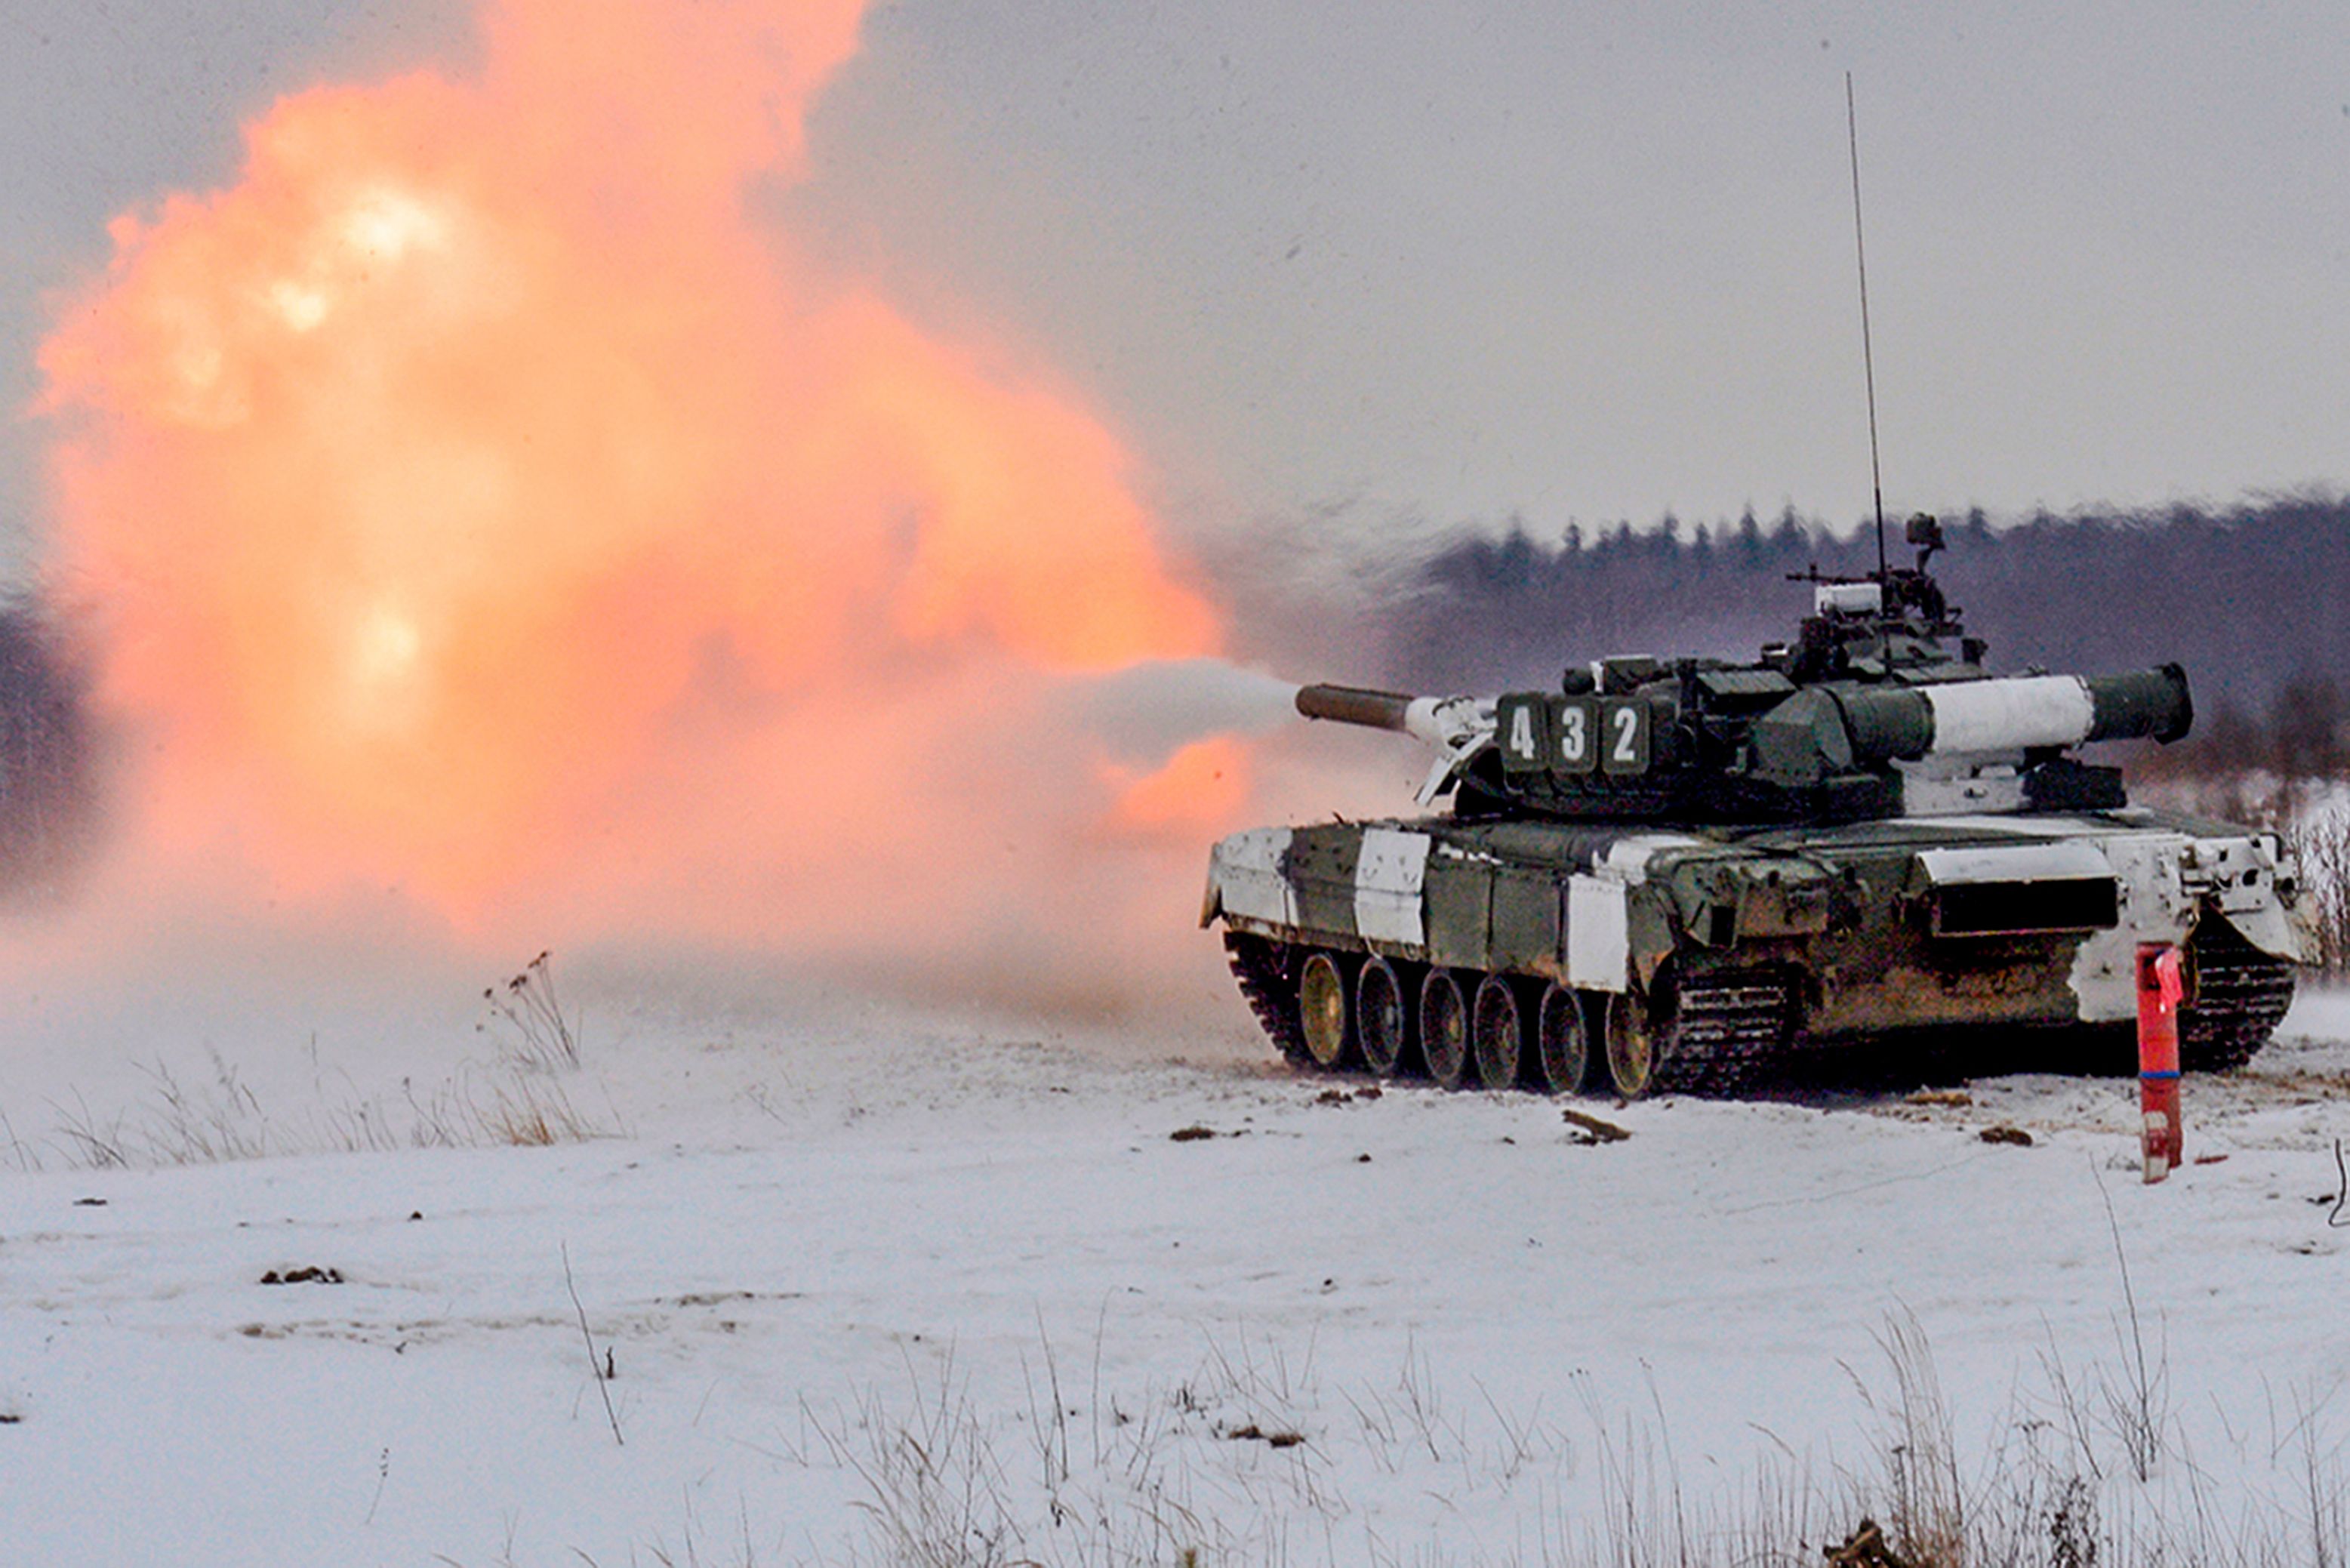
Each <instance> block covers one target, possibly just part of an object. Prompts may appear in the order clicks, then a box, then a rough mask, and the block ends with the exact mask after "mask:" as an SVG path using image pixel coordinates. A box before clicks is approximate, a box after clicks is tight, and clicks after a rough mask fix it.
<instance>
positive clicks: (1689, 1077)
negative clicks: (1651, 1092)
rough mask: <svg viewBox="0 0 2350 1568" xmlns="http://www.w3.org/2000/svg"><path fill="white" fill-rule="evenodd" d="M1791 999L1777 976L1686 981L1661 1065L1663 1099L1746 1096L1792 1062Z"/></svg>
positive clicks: (1659, 1083) (1658, 1079)
mask: <svg viewBox="0 0 2350 1568" xmlns="http://www.w3.org/2000/svg"><path fill="white" fill-rule="evenodd" d="M1793 1001H1794V998H1793V996H1792V995H1791V993H1790V992H1789V990H1788V985H1787V982H1786V981H1785V980H1784V979H1783V978H1782V977H1780V976H1777V975H1770V974H1755V973H1752V972H1746V973H1737V972H1733V973H1728V974H1721V975H1712V976H1708V977H1706V978H1705V979H1702V980H1698V981H1690V982H1689V983H1687V984H1684V985H1683V986H1682V987H1681V990H1680V996H1679V1002H1677V1004H1676V1007H1675V1011H1674V1022H1673V1026H1672V1029H1671V1031H1670V1033H1669V1038H1668V1041H1667V1043H1666V1044H1665V1050H1664V1052H1663V1054H1662V1056H1661V1058H1660V1059H1659V1062H1658V1063H1657V1066H1656V1088H1657V1092H1658V1093H1659V1094H1668V1095H1699V1096H1706V1097H1708V1098H1713V1099H1722V1098H1728V1097H1731V1096H1738V1095H1742V1094H1747V1093H1750V1092H1752V1090H1753V1089H1754V1088H1756V1087H1757V1086H1758V1085H1761V1084H1762V1083H1763V1081H1764V1080H1765V1079H1767V1078H1769V1077H1771V1076H1772V1075H1773V1074H1774V1073H1775V1072H1778V1071H1780V1070H1782V1069H1783V1068H1784V1066H1785V1065H1786V1060H1787V1044H1788V1036H1789V1033H1790V1029H1789V1023H1790V1020H1791V1018H1792V1016H1793V1012H1794V1008H1793V1005H1792V1004H1793Z"/></svg>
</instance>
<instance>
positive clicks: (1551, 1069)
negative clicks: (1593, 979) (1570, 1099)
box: [1535, 981, 1591, 1095]
mask: <svg viewBox="0 0 2350 1568" xmlns="http://www.w3.org/2000/svg"><path fill="white" fill-rule="evenodd" d="M1535 1041H1536V1044H1537V1046H1538V1048H1539V1049H1540V1052H1541V1055H1542V1075H1543V1083H1544V1085H1547V1086H1548V1087H1549V1089H1550V1092H1551V1093H1552V1094H1554V1095H1573V1094H1579V1093H1581V1092H1582V1089H1583V1080H1584V1077H1585V1075H1586V1074H1588V1073H1589V1072H1590V1071H1591V1031H1590V1029H1589V1027H1588V1026H1587V1025H1586V1024H1585V1023H1584V1022H1583V998H1581V997H1580V996H1577V995H1576V994H1575V992H1572V991H1569V990H1568V989H1567V988H1566V987H1565V986H1563V985H1560V984H1558V983H1557V982H1556V981H1553V982H1552V983H1551V987H1550V989H1549V990H1548V991H1545V992H1543V999H1542V1013H1541V1016H1540V1018H1539V1020H1538V1023H1537V1032H1536V1035H1535Z"/></svg>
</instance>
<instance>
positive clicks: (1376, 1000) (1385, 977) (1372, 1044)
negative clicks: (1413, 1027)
mask: <svg viewBox="0 0 2350 1568" xmlns="http://www.w3.org/2000/svg"><path fill="white" fill-rule="evenodd" d="M1410 1021H1411V1012H1410V1009H1409V1008H1408V1007H1407V1006H1406V1005H1405V1004H1404V995H1403V981H1402V979H1401V978H1400V977H1399V975H1397V973H1396V971H1395V965H1393V964H1391V963H1389V962H1388V961H1387V960H1385V959H1383V958H1380V957H1378V956H1377V955H1376V954H1374V955H1373V956H1372V957H1370V958H1367V959H1366V960H1364V961H1363V972H1362V973H1361V974H1359V975H1357V976H1356V978H1355V1039H1356V1042H1357V1044H1360V1045H1361V1047H1362V1050H1363V1065H1364V1066H1366V1067H1368V1068H1369V1069H1370V1070H1371V1071H1372V1072H1374V1073H1377V1074H1378V1075H1379V1076H1380V1077H1382V1078H1392V1077H1394V1076H1395V1075H1396V1074H1397V1073H1398V1071H1399V1070H1400V1069H1401V1068H1402V1066H1403V1053H1404V1047H1405V1046H1406V1045H1407V1044H1409V1043H1410V1042H1409V1027H1410Z"/></svg>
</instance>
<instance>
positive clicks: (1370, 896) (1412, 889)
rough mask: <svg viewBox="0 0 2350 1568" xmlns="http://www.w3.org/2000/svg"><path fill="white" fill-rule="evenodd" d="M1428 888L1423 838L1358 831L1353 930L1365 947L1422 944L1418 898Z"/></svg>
mask: <svg viewBox="0 0 2350 1568" xmlns="http://www.w3.org/2000/svg"><path fill="white" fill-rule="evenodd" d="M1427 882H1428V835H1426V834H1424V833H1406V832H1404V831H1403V830H1402V829H1400V828H1394V827H1367V828H1365V829H1363V847H1362V853H1361V856H1360V857H1359V858H1358V859H1357V861H1356V862H1355V929H1356V931H1357V933H1359V934H1360V935H1361V936H1362V937H1363V939H1364V940H1367V941H1375V942H1402V943H1408V944H1409V945H1410V946H1413V947H1419V946H1421V945H1423V944H1425V943H1426V942H1427V940H1428V930H1427V926H1426V924H1425V922H1424V920H1423V919H1422V918H1421V901H1420V895H1421V893H1422V891H1423V890H1424V888H1426V886H1427Z"/></svg>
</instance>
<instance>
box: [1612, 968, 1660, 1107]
mask: <svg viewBox="0 0 2350 1568" xmlns="http://www.w3.org/2000/svg"><path fill="white" fill-rule="evenodd" d="M1657 1033H1658V1031H1657V1026H1656V1022H1655V1021H1654V1020H1653V1019H1651V1018H1650V1017H1649V1016H1648V1002H1646V1001H1644V1000H1643V999H1642V998H1641V997H1640V995H1639V993H1638V992H1630V991H1626V992H1617V993H1616V994H1615V995H1613V996H1610V997H1609V998H1608V999H1607V1081H1608V1083H1609V1084H1610V1085H1613V1086H1614V1088H1615V1090H1616V1092H1617V1094H1619V1095H1621V1096H1624V1097H1625V1098H1626V1099H1627V1100H1637V1099H1639V1098H1641V1097H1642V1096H1645V1095H1646V1094H1648V1091H1649V1090H1650V1089H1651V1088H1653V1087H1654V1086H1655V1085H1656V1082H1657Z"/></svg>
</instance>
